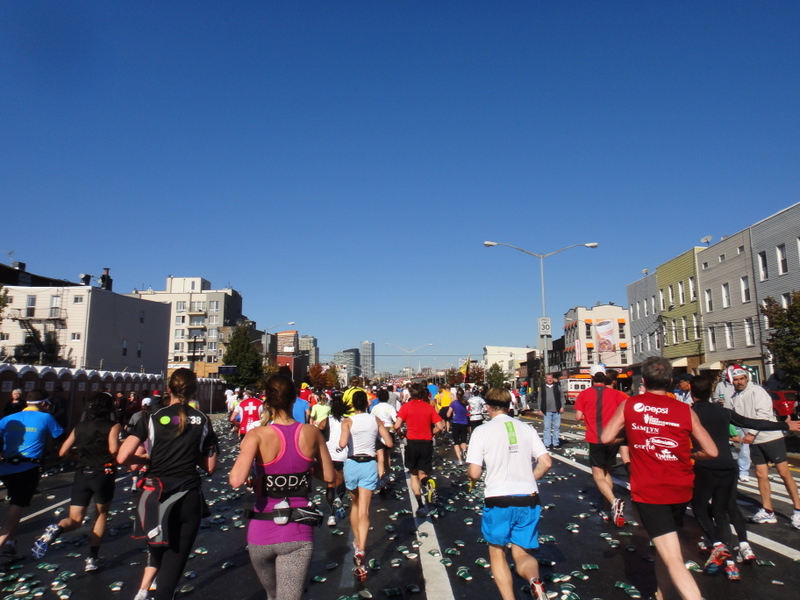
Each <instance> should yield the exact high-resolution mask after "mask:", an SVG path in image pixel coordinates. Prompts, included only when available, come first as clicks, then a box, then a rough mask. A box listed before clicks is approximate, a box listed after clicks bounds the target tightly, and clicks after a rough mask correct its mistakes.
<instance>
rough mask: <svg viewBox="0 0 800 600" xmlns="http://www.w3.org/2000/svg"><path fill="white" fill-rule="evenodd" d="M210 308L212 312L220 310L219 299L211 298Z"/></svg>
mask: <svg viewBox="0 0 800 600" xmlns="http://www.w3.org/2000/svg"><path fill="white" fill-rule="evenodd" d="M208 310H210V311H211V312H219V300H209V301H208Z"/></svg>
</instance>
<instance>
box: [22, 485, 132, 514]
mask: <svg viewBox="0 0 800 600" xmlns="http://www.w3.org/2000/svg"><path fill="white" fill-rule="evenodd" d="M126 477H127V475H126V476H124V477H118V478H117V479H115V480H114V483H119V482H120V481H122V480H123V479H125V478H126ZM70 500H72V498H71V497H70V498H67V499H66V500H62V501H61V502H56V503H55V504H51V505H50V506H48V507H46V508H43V509H41V510H37V511H36V512H35V513H31V514H29V515H25V516H24V517H22V518H21V519H20V520H19V522H20V523H24V522H25V521H30V520H31V519H34V518H36V517H38V516H39V515H43V514H44V513H46V512H47V511H49V510H53V509H55V508H58V507H59V506H63V505H64V504H67V503H68V502H69V501H70Z"/></svg>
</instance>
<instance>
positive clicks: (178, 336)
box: [173, 329, 183, 340]
mask: <svg viewBox="0 0 800 600" xmlns="http://www.w3.org/2000/svg"><path fill="white" fill-rule="evenodd" d="M173 337H174V338H175V339H176V340H182V339H183V329H176V330H175V335H174V336H173Z"/></svg>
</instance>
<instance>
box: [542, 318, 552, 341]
mask: <svg viewBox="0 0 800 600" xmlns="http://www.w3.org/2000/svg"><path fill="white" fill-rule="evenodd" d="M552 333H553V332H552V329H551V327H550V317H539V336H540V337H549V336H550V335H552Z"/></svg>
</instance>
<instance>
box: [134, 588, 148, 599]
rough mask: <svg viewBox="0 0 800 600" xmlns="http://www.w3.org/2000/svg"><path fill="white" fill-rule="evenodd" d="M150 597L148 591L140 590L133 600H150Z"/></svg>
mask: <svg viewBox="0 0 800 600" xmlns="http://www.w3.org/2000/svg"><path fill="white" fill-rule="evenodd" d="M149 598H150V595H149V594H148V593H147V590H139V591H138V592H137V593H136V596H134V597H133V600H148V599H149Z"/></svg>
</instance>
